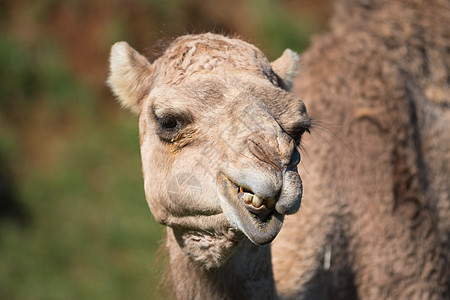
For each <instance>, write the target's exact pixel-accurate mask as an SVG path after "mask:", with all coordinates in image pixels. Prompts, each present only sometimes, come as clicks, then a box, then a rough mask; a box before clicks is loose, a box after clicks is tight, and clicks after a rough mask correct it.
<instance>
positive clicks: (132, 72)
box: [107, 42, 152, 112]
mask: <svg viewBox="0 0 450 300" xmlns="http://www.w3.org/2000/svg"><path fill="white" fill-rule="evenodd" d="M151 73H152V65H151V64H150V62H149V61H148V60H147V59H146V58H145V57H144V56H142V55H140V54H139V53H138V52H137V51H136V50H134V49H133V48H131V47H130V45H128V44H127V43H126V42H118V43H115V44H114V45H113V46H112V48H111V55H110V58H109V77H108V81H107V83H108V85H109V87H110V88H111V90H112V91H113V93H114V94H115V95H116V97H117V98H118V100H119V102H120V103H121V104H122V106H123V107H126V108H128V109H130V110H132V111H134V112H139V104H140V101H141V100H142V99H143V98H144V97H145V96H146V95H147V94H148V92H149V91H150V83H151Z"/></svg>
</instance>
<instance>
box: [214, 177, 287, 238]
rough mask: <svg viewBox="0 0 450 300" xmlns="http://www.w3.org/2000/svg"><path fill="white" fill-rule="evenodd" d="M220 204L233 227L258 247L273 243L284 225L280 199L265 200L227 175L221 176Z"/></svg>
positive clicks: (219, 183) (219, 184)
mask: <svg viewBox="0 0 450 300" xmlns="http://www.w3.org/2000/svg"><path fill="white" fill-rule="evenodd" d="M218 193H219V199H220V205H221V207H222V211H223V213H224V215H225V217H226V218H227V219H228V221H229V222H230V224H231V225H232V226H233V227H235V228H237V229H239V230H240V231H242V232H243V233H244V234H245V235H246V236H247V237H248V238H249V239H250V240H251V241H252V242H253V243H254V244H257V245H265V244H268V243H270V242H272V241H273V240H274V239H275V237H276V236H277V235H278V233H279V232H280V230H281V227H282V226H283V221H284V215H282V214H280V213H279V212H277V210H276V209H275V203H276V199H264V198H261V197H258V196H257V195H255V194H254V193H253V192H252V191H251V190H250V189H248V188H245V187H242V186H240V185H238V184H236V183H234V182H232V181H231V180H230V179H228V178H227V177H226V176H225V175H223V174H222V175H219V176H218Z"/></svg>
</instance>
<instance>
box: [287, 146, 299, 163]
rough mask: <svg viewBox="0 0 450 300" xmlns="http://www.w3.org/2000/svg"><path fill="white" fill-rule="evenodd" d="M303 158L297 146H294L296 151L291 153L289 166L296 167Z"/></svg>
mask: <svg viewBox="0 0 450 300" xmlns="http://www.w3.org/2000/svg"><path fill="white" fill-rule="evenodd" d="M300 160H301V156H300V152H299V151H298V149H297V147H295V146H294V151H293V153H292V155H291V160H290V161H289V164H288V168H295V167H296V166H297V165H298V164H299V163H300Z"/></svg>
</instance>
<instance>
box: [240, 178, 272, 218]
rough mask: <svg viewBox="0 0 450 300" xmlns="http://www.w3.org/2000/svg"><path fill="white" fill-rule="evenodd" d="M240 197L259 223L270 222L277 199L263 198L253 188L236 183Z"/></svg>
mask: <svg viewBox="0 0 450 300" xmlns="http://www.w3.org/2000/svg"><path fill="white" fill-rule="evenodd" d="M234 185H235V187H236V189H237V191H238V194H237V197H238V199H239V200H240V201H241V202H242V204H244V206H245V208H246V209H247V210H248V211H249V212H250V214H251V215H252V216H253V217H254V219H255V220H256V221H257V222H259V223H266V222H270V220H271V219H272V215H273V212H274V210H275V203H276V200H275V199H273V198H262V197H258V195H255V194H254V193H253V192H252V191H251V190H248V189H246V188H244V187H242V186H238V185H236V184H234Z"/></svg>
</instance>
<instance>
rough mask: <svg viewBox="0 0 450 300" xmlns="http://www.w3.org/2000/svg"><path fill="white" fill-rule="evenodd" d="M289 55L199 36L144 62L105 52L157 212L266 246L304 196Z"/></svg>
mask: <svg viewBox="0 0 450 300" xmlns="http://www.w3.org/2000/svg"><path fill="white" fill-rule="evenodd" d="M295 64H296V56H295V54H294V53H292V52H290V51H289V50H288V51H285V53H284V55H283V56H282V57H280V58H279V59H278V60H277V61H275V62H273V63H272V64H270V63H269V62H268V61H267V59H266V58H265V57H264V56H263V54H262V53H261V52H260V51H259V50H258V49H257V48H255V47H254V46H252V45H249V44H247V43H244V42H242V41H240V40H234V39H233V40H232V39H228V38H225V37H222V36H216V35H212V34H204V35H198V36H185V37H181V38H179V39H177V40H176V41H175V42H174V43H173V44H172V45H171V46H170V47H169V48H168V49H167V50H166V52H165V54H164V55H163V56H162V57H161V58H159V59H158V60H156V61H155V62H154V63H153V65H150V63H148V62H147V61H146V60H145V59H144V58H143V57H142V56H140V55H139V54H138V53H137V52H135V51H134V50H133V49H131V48H130V47H129V46H128V45H126V44H123V43H121V44H118V45H116V46H115V49H114V48H113V50H112V56H111V76H110V79H109V83H110V85H111V87H112V88H113V90H114V92H115V93H116V95H118V97H119V99H120V100H121V101H122V103H123V104H124V105H125V106H128V107H130V108H132V109H134V110H136V111H139V112H140V117H139V130H140V137H141V155H142V163H143V173H144V184H145V193H146V198H147V201H148V203H149V206H150V209H151V211H152V213H153V215H154V217H155V218H156V220H157V221H158V222H160V223H162V224H165V225H168V226H171V227H173V228H178V229H181V230H187V231H206V232H215V233H220V232H226V231H228V230H230V229H231V230H238V231H241V232H243V233H244V234H245V235H246V236H247V237H248V238H249V239H250V240H251V241H252V242H254V243H256V244H266V243H269V242H271V241H272V240H273V239H274V238H275V237H276V235H277V234H278V232H279V231H280V229H281V227H282V224H283V219H284V215H286V214H292V213H295V212H296V211H297V210H298V209H299V207H300V202H301V197H302V183H301V179H300V176H299V174H298V171H297V164H298V163H299V161H300V154H299V151H298V147H297V146H298V144H299V143H300V139H301V136H302V134H303V133H304V132H305V131H306V130H308V128H309V126H310V119H309V117H308V115H307V113H306V109H305V106H304V104H303V102H302V101H301V100H300V99H299V98H297V97H295V96H294V95H293V94H290V93H289V92H288V91H287V89H289V87H290V81H291V79H292V77H293V74H294V73H293V72H294V71H295Z"/></svg>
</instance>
